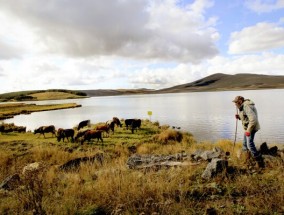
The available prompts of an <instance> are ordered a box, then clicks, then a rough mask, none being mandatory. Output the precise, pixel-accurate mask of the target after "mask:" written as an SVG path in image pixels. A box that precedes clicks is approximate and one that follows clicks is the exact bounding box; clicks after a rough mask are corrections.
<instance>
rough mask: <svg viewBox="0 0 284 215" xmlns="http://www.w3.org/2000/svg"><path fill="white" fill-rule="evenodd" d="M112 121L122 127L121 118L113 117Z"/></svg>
mask: <svg viewBox="0 0 284 215" xmlns="http://www.w3.org/2000/svg"><path fill="white" fill-rule="evenodd" d="M112 121H113V122H114V124H116V125H117V126H119V127H122V124H121V122H120V120H119V119H118V118H117V117H113V118H112Z"/></svg>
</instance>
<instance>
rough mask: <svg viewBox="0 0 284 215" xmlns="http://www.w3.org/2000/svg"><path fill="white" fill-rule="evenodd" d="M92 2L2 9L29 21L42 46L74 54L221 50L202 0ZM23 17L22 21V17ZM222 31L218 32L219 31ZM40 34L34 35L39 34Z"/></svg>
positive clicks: (172, 56) (190, 56) (171, 55)
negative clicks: (181, 1)
mask: <svg viewBox="0 0 284 215" xmlns="http://www.w3.org/2000/svg"><path fill="white" fill-rule="evenodd" d="M177 3H178V0H165V1H162V0H158V1H148V0H135V1H121V0H108V1H93V0H85V1H84V3H82V2H80V1H70V2H68V3H66V1H63V0H49V1H45V0H30V1H24V0H18V1H17V4H14V3H13V2H12V1H4V0H0V6H1V7H0V8H1V9H0V13H1V11H2V13H5V14H9V16H10V19H11V20H14V19H15V17H16V18H18V20H17V22H21V23H22V24H23V25H27V26H29V32H31V33H30V34H32V35H31V36H30V37H29V38H30V40H28V41H22V40H21V39H20V38H19V40H18V41H19V42H23V43H27V42H29V43H30V44H33V46H35V45H39V46H38V47H39V48H40V51H48V52H49V53H50V52H51V53H57V54H64V55H66V56H72V57H74V56H75V57H92V56H100V55H106V56H122V57H127V58H133V59H160V60H172V61H183V62H193V63H198V62H200V61H202V60H203V59H207V58H211V57H213V56H215V55H216V54H217V52H218V51H217V48H216V47H215V41H216V39H218V32H217V31H216V29H214V22H212V19H209V20H206V19H205V17H204V15H203V12H204V10H205V9H206V8H208V7H210V6H211V5H212V1H209V0H197V1H195V2H194V3H193V4H188V5H187V7H183V8H182V7H179V6H178V4H177ZM19 20H21V21H19ZM216 35H217V36H216ZM34 37H35V38H34Z"/></svg>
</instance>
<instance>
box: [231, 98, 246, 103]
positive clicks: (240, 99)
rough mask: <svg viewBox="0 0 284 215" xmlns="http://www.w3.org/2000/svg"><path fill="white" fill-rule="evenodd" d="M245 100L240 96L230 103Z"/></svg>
mask: <svg viewBox="0 0 284 215" xmlns="http://www.w3.org/2000/svg"><path fill="white" fill-rule="evenodd" d="M244 100H245V99H244V97H242V96H236V98H235V99H234V100H233V101H232V102H235V103H236V102H238V101H244Z"/></svg>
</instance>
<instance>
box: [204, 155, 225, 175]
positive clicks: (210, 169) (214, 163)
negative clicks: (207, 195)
mask: <svg viewBox="0 0 284 215" xmlns="http://www.w3.org/2000/svg"><path fill="white" fill-rule="evenodd" d="M227 167H228V161H227V160H222V159H219V158H214V159H212V160H211V162H210V163H209V164H208V165H207V167H206V169H205V171H204V172H203V173H202V178H204V179H211V178H212V177H214V176H215V175H216V174H217V173H219V172H222V171H223V170H224V169H226V168H227Z"/></svg>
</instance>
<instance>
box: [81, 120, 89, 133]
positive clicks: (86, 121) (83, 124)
mask: <svg viewBox="0 0 284 215" xmlns="http://www.w3.org/2000/svg"><path fill="white" fill-rule="evenodd" d="M89 125H90V120H89V119H88V120H84V121H82V122H80V123H79V125H78V131H79V130H80V129H81V128H84V127H85V126H89Z"/></svg>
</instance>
